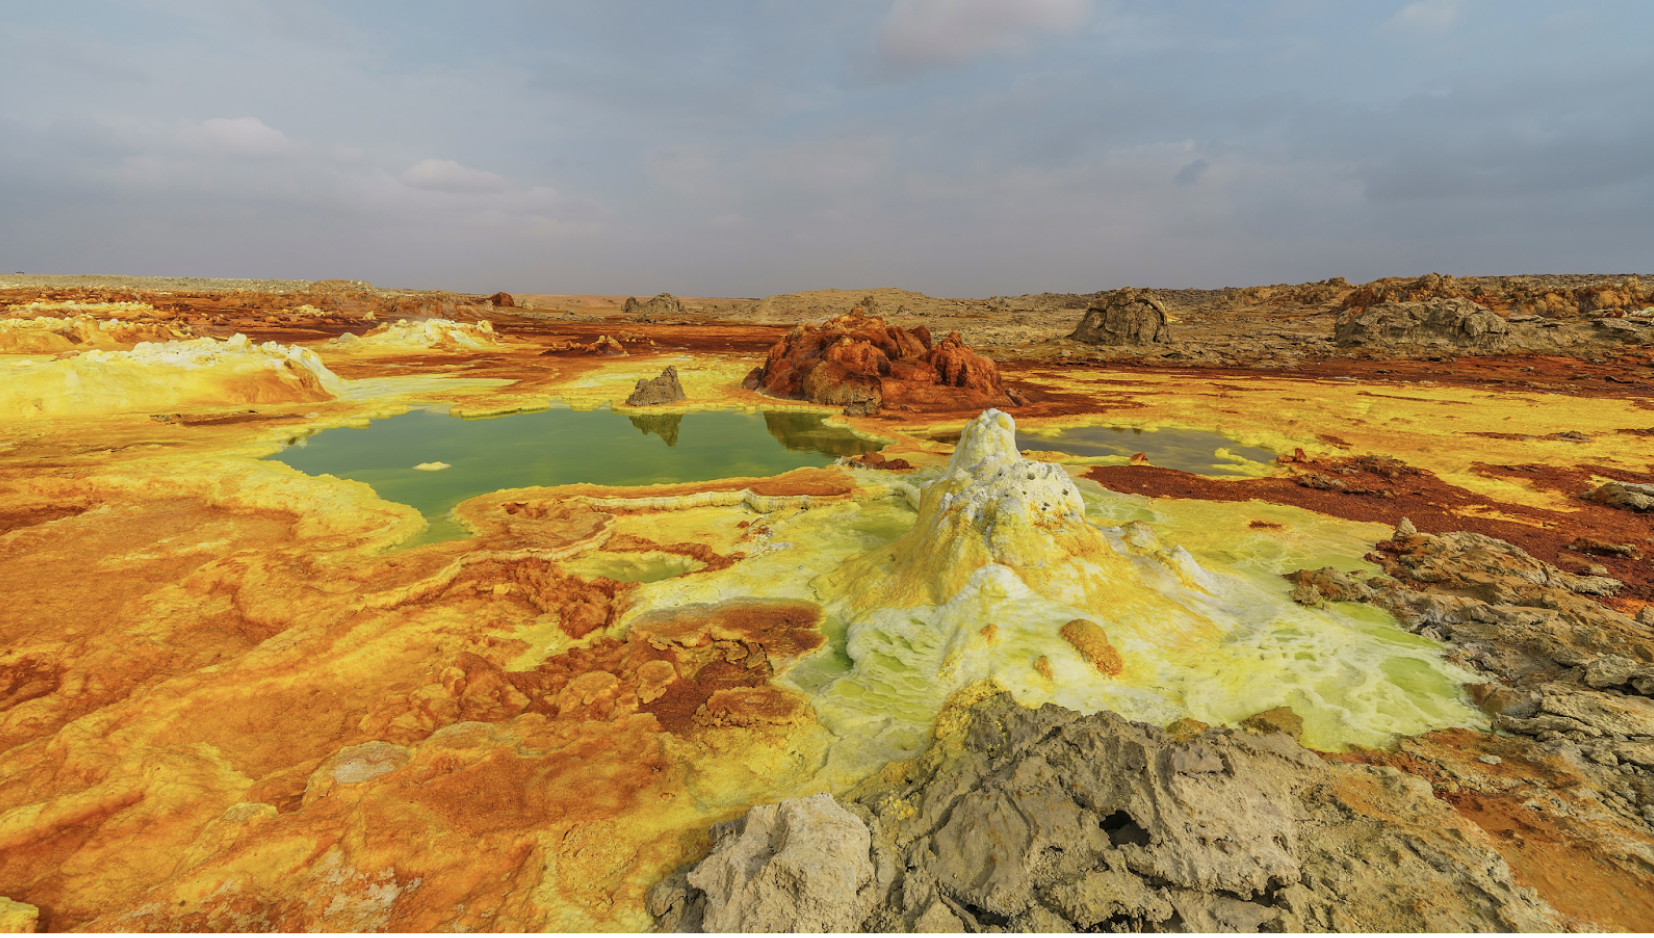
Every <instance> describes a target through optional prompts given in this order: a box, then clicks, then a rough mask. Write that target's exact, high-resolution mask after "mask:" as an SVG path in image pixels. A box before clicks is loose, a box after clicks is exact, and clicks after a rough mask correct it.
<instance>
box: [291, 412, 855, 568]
mask: <svg viewBox="0 0 1654 938" xmlns="http://www.w3.org/2000/svg"><path fill="white" fill-rule="evenodd" d="M883 445H884V444H883V443H882V442H879V441H875V440H871V439H868V438H866V437H862V436H857V435H856V434H855V433H853V432H851V431H850V430H849V429H847V428H844V427H835V426H830V425H828V424H826V423H825V422H823V420H822V418H821V417H820V416H819V415H816V414H803V413H789V412H782V411H764V412H761V413H743V412H739V411H697V412H692V413H686V414H650V415H637V416H622V415H620V414H616V413H613V412H612V411H610V410H608V409H607V408H604V409H600V410H594V411H574V410H569V409H567V408H557V409H553V410H547V411H540V412H538V413H530V414H510V415H507V416H503V417H494V418H487V419H462V418H458V417H450V416H448V415H447V414H445V413H441V412H436V411H426V410H416V411H412V412H409V413H406V414H403V415H401V416H398V417H391V418H388V419H385V420H375V421H373V422H371V423H370V424H369V425H368V426H367V427H363V428H355V427H347V428H340V429H336V430H325V431H322V432H321V433H318V434H316V435H314V436H311V437H308V438H305V439H301V440H296V441H295V442H294V445H291V446H289V447H287V448H286V449H285V450H283V451H281V452H280V453H278V454H276V455H275V456H273V457H271V458H273V459H277V460H280V461H281V462H284V463H286V464H287V465H289V466H292V467H293V468H294V469H297V470H299V471H300V472H304V473H308V474H310V475H322V474H324V473H325V474H328V475H333V476H338V477H339V478H342V479H354V480H356V481H358V482H366V483H368V484H369V485H371V486H373V488H374V491H376V492H378V493H379V497H381V498H384V499H386V500H388V501H393V502H401V503H403V504H405V505H412V506H413V507H415V508H417V509H419V511H420V513H421V514H423V515H424V516H425V518H426V520H427V521H429V522H430V527H429V528H428V529H427V530H426V531H425V533H424V534H423V535H421V536H420V537H419V538H418V539H416V540H415V541H413V542H412V543H414V544H425V543H431V542H434V541H445V540H452V539H454V538H460V537H465V536H467V532H466V530H465V529H464V528H463V527H461V526H460V525H459V523H458V522H456V521H454V520H452V519H451V518H450V517H449V512H450V511H451V510H452V509H453V507H454V506H455V505H457V504H459V503H460V502H462V501H464V500H465V499H467V498H471V497H473V496H476V495H482V494H484V493H487V492H493V491H497V490H499V489H508V488H519V487H522V486H530V485H567V484H570V483H574V482H596V483H601V484H604V485H652V484H656V483H667V482H704V481H710V480H713V479H728V478H735V477H740V476H756V477H762V476H772V475H777V474H779V473H782V472H787V471H789V470H792V469H799V468H803V467H806V466H825V465H827V464H829V463H831V462H832V461H833V460H834V459H836V458H838V457H839V456H854V455H858V454H861V453H867V452H872V451H874V450H877V449H880V448H881V447H883ZM428 463H447V464H448V468H446V469H441V470H437V471H427V470H421V469H416V468H414V467H415V466H418V465H421V464H428Z"/></svg>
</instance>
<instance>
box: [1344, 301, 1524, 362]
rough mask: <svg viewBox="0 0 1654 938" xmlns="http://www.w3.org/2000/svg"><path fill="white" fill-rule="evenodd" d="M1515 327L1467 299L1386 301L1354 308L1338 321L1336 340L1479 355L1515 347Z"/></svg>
mask: <svg viewBox="0 0 1654 938" xmlns="http://www.w3.org/2000/svg"><path fill="white" fill-rule="evenodd" d="M1510 331H1511V328H1510V324H1509V323H1507V322H1506V321H1505V320H1504V318H1503V317H1501V316H1500V315H1499V314H1498V313H1495V312H1493V311H1492V310H1490V309H1487V308H1486V307H1484V306H1478V305H1476V304H1475V303H1472V302H1471V301H1469V300H1464V299H1445V300H1442V299H1437V300H1427V301H1418V302H1386V303H1380V304H1378V305H1376V306H1371V307H1368V308H1365V309H1352V310H1350V311H1348V312H1346V313H1345V314H1344V315H1343V316H1341V317H1340V318H1339V320H1338V324H1337V325H1336V326H1335V327H1334V329H1333V339H1334V341H1336V342H1337V343H1338V344H1339V345H1343V346H1352V345H1363V346H1375V347H1380V348H1384V347H1393V346H1430V345H1435V346H1450V347H1452V348H1455V349H1463V350H1466V351H1477V352H1490V353H1496V352H1503V351H1507V350H1508V349H1509V348H1510V345H1511V342H1510V338H1511V337H1510V335H1509V333H1510Z"/></svg>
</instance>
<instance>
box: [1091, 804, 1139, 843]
mask: <svg viewBox="0 0 1654 938" xmlns="http://www.w3.org/2000/svg"><path fill="white" fill-rule="evenodd" d="M1100 826H1101V827H1102V829H1103V833H1105V834H1107V835H1108V842H1109V843H1110V844H1113V845H1114V846H1116V847H1123V846H1125V845H1126V844H1136V845H1138V846H1139V847H1147V846H1148V845H1149V832H1148V831H1146V830H1144V829H1143V828H1142V827H1141V826H1140V825H1139V824H1138V823H1137V819H1136V818H1134V817H1132V816H1131V815H1129V814H1127V813H1126V812H1124V811H1116V812H1114V813H1113V814H1110V815H1109V816H1108V817H1106V818H1103V821H1102V824H1101V825H1100Z"/></svg>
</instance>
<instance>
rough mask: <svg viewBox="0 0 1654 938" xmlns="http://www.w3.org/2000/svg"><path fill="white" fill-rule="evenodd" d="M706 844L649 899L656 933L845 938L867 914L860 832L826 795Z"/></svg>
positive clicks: (752, 819)
mask: <svg viewBox="0 0 1654 938" xmlns="http://www.w3.org/2000/svg"><path fill="white" fill-rule="evenodd" d="M712 836H713V841H714V842H713V846H712V851H711V853H709V854H707V857H706V859H704V860H702V861H701V862H700V863H699V864H697V865H696V866H695V867H694V868H693V869H692V870H690V871H688V872H687V873H680V874H678V875H676V876H674V877H671V878H668V879H667V880H665V881H664V882H662V883H661V884H660V885H659V886H657V887H656V888H655V889H654V890H653V891H652V892H651V894H650V896H649V900H648V901H649V908H650V911H651V912H654V914H656V915H657V916H659V917H660V921H659V922H658V925H657V927H659V928H661V929H662V930H685V931H708V932H850V931H859V930H860V928H861V924H862V920H863V919H864V918H865V917H866V916H867V913H868V911H869V910H870V909H871V908H872V904H873V895H872V888H871V887H872V884H873V863H872V860H871V859H870V856H869V853H870V849H871V846H872V841H871V838H870V836H869V834H868V831H867V825H866V824H864V823H862V821H861V820H860V819H859V818H857V817H856V816H855V815H853V814H851V813H850V812H848V811H846V810H844V808H842V807H840V806H839V804H838V803H837V802H836V801H834V800H833V798H832V796H831V795H814V796H811V797H809V798H793V799H789V800H787V801H783V802H781V803H780V804H769V805H760V806H759V807H756V808H753V809H752V810H750V811H748V812H747V813H746V815H745V816H744V817H742V818H739V819H737V820H734V821H728V822H725V823H723V824H719V825H717V826H716V827H714V828H713V829H712Z"/></svg>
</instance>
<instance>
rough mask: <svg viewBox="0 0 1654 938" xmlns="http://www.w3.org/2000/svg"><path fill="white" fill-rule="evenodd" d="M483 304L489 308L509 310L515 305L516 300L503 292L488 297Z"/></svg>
mask: <svg viewBox="0 0 1654 938" xmlns="http://www.w3.org/2000/svg"><path fill="white" fill-rule="evenodd" d="M485 302H487V303H488V305H489V306H498V307H500V308H502V309H510V308H511V307H514V306H516V305H517V301H516V299H514V298H513V297H512V296H511V294H509V293H506V292H505V291H504V290H502V291H500V292H499V293H496V294H494V295H493V296H491V297H489V298H488V299H487V300H486V301H485Z"/></svg>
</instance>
